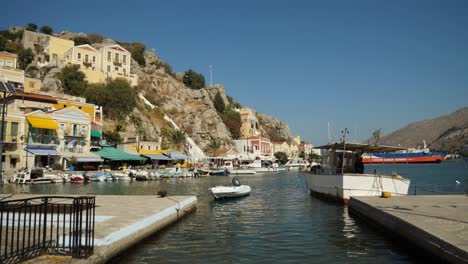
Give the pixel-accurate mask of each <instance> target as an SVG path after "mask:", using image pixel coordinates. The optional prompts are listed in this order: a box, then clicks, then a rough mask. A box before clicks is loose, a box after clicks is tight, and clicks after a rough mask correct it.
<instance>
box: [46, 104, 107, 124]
mask: <svg viewBox="0 0 468 264" xmlns="http://www.w3.org/2000/svg"><path fill="white" fill-rule="evenodd" d="M52 107H53V108H54V109H63V108H69V107H75V108H77V109H79V110H81V111H83V112H84V113H86V114H88V116H89V118H90V119H91V121H92V122H97V123H101V122H102V119H101V116H100V115H98V116H96V106H95V105H94V104H88V103H85V102H80V101H76V100H70V99H64V98H63V99H62V98H57V103H56V104H54V105H52Z"/></svg>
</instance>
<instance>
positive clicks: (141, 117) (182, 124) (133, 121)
mask: <svg viewBox="0 0 468 264" xmlns="http://www.w3.org/2000/svg"><path fill="white" fill-rule="evenodd" d="M59 36H60V37H62V38H67V39H74V38H76V37H88V36H87V35H86V34H83V33H72V32H62V33H60V34H59ZM106 43H116V42H115V41H114V40H112V39H108V38H104V39H102V40H101V41H100V42H98V43H92V46H93V47H94V48H96V49H99V48H100V47H101V46H102V45H103V44H106ZM144 57H145V61H146V66H140V65H139V64H138V63H137V62H136V61H135V60H134V59H133V56H132V64H131V71H132V73H134V74H137V75H138V80H139V84H138V86H137V87H135V89H136V92H137V93H138V94H140V95H142V96H144V98H145V99H147V100H148V101H149V102H150V103H151V104H153V105H155V106H157V107H158V109H156V110H154V109H150V108H148V107H147V106H146V105H145V104H144V102H143V100H140V101H139V102H138V105H137V107H136V108H135V109H134V111H133V113H132V114H131V115H129V116H128V117H127V118H126V120H125V121H126V122H125V125H122V124H121V123H122V122H120V124H119V121H117V120H108V119H107V120H106V123H105V126H104V131H116V130H117V129H116V128H117V127H118V126H119V127H120V128H121V129H120V132H119V133H120V134H121V137H122V138H125V137H134V136H135V135H136V134H140V135H141V134H142V133H143V136H144V137H145V138H146V139H149V140H158V138H160V137H162V136H163V134H164V131H166V132H167V131H168V130H171V129H173V128H172V125H170V124H168V122H167V121H165V120H164V118H163V115H164V113H165V114H166V115H168V116H169V117H170V118H171V119H172V120H173V121H175V123H176V124H177V126H178V127H179V128H180V129H182V130H183V131H184V132H185V133H186V134H187V136H189V137H191V138H192V139H193V140H194V141H195V143H197V144H198V145H199V146H200V148H202V149H204V147H205V146H207V145H208V143H209V142H210V140H211V139H218V140H220V141H221V143H222V145H223V146H224V147H227V148H229V147H232V146H233V144H232V140H233V138H232V135H231V133H230V131H229V129H228V128H227V127H226V125H225V124H224V123H223V121H222V119H221V117H220V115H219V114H218V112H217V111H216V109H215V107H214V105H213V101H212V100H213V98H214V97H215V95H216V94H217V93H218V92H219V93H220V95H221V97H222V99H223V101H224V103H225V105H228V104H229V100H228V98H227V95H226V91H225V89H224V87H223V86H222V85H213V86H207V87H204V88H202V89H200V90H193V89H190V88H187V87H186V86H185V85H184V83H183V82H182V81H181V78H180V76H183V75H184V74H183V73H182V74H174V73H173V72H172V69H171V67H170V65H168V64H166V63H165V62H164V61H162V60H160V59H159V58H158V56H157V55H156V51H155V50H154V49H151V50H148V51H146V52H145V55H144ZM58 72H60V69H57V68H41V69H38V70H37V69H35V70H32V71H30V72H29V73H28V74H29V75H32V76H35V77H37V78H41V79H42V81H43V85H42V90H43V91H44V92H49V93H52V94H60V93H62V92H63V85H62V83H61V81H60V80H59V79H58V78H57V77H56V76H57V73H58ZM177 76H179V78H177ZM259 119H261V120H262V122H260V130H261V131H262V136H267V137H271V138H272V140H274V141H279V140H289V139H290V138H291V134H290V130H289V127H288V125H287V124H286V123H284V122H281V121H280V120H277V119H276V118H274V117H272V116H268V115H263V114H259ZM122 127H123V128H122Z"/></svg>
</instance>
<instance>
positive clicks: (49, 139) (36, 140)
mask: <svg viewBox="0 0 468 264" xmlns="http://www.w3.org/2000/svg"><path fill="white" fill-rule="evenodd" d="M28 144H46V145H59V144H60V140H59V138H58V137H57V136H56V135H42V134H30V135H29V136H28Z"/></svg>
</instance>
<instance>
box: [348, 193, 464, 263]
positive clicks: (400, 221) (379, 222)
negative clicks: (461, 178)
mask: <svg viewBox="0 0 468 264" xmlns="http://www.w3.org/2000/svg"><path fill="white" fill-rule="evenodd" d="M349 210H350V212H351V213H352V214H354V215H357V216H359V217H361V218H363V219H364V220H367V221H369V222H370V223H372V224H375V225H376V226H379V227H382V228H384V229H385V230H386V231H388V232H390V233H391V234H395V235H397V236H399V237H401V238H403V239H405V240H407V241H409V242H410V243H412V244H414V245H416V246H417V247H419V248H421V249H423V250H425V251H426V252H429V253H431V254H433V255H435V256H437V257H438V258H440V259H441V260H443V261H444V262H449V263H468V196H466V195H418V196H398V197H396V196H395V197H390V198H380V197H351V199H350V201H349Z"/></svg>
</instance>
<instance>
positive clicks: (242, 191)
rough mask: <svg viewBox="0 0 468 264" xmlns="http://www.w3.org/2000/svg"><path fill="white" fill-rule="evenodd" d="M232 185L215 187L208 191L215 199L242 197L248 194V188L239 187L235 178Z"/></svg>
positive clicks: (249, 189) (246, 186) (245, 186)
mask: <svg viewBox="0 0 468 264" xmlns="http://www.w3.org/2000/svg"><path fill="white" fill-rule="evenodd" d="M232 183H233V185H232V186H216V187H211V188H209V189H208V190H209V192H210V193H211V194H212V195H213V197H214V198H215V199H222V198H234V197H242V196H246V195H249V194H250V191H251V188H250V186H248V185H241V184H240V182H239V180H238V179H236V178H234V179H232Z"/></svg>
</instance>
